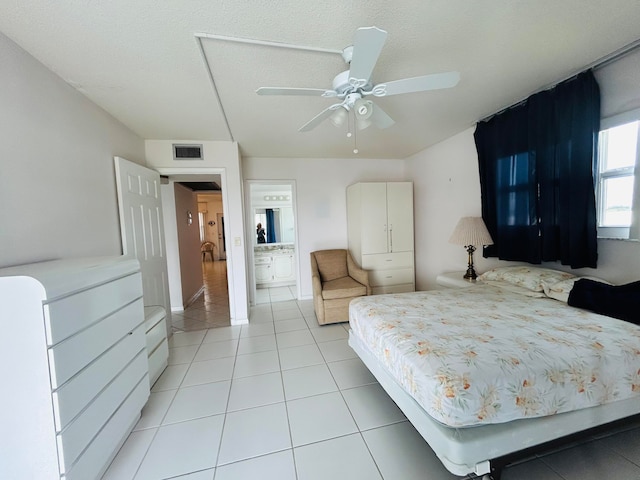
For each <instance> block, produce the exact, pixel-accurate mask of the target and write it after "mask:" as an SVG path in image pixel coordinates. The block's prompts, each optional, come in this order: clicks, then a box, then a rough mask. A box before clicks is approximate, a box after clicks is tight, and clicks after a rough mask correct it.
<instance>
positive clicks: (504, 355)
mask: <svg viewBox="0 0 640 480" xmlns="http://www.w3.org/2000/svg"><path fill="white" fill-rule="evenodd" d="M349 322H350V326H351V330H352V332H353V334H354V335H356V337H358V338H359V339H360V340H361V341H362V342H363V343H364V345H365V346H367V347H368V348H369V349H370V350H371V352H372V353H373V354H374V355H375V356H376V357H377V358H378V359H379V360H380V361H381V362H382V364H383V365H384V366H385V367H386V368H387V369H388V371H389V372H390V373H391V374H392V375H393V376H394V377H395V378H396V380H397V381H398V382H399V383H400V385H401V386H402V387H403V388H404V389H405V390H406V391H407V392H409V393H410V394H411V396H412V397H413V398H415V400H416V401H417V402H418V403H419V404H420V405H421V406H422V407H423V408H424V409H425V410H426V412H427V413H429V415H431V416H432V417H433V418H434V419H436V420H438V421H439V422H441V423H443V424H446V425H449V426H452V427H460V426H471V425H479V424H488V423H502V422H508V421H511V420H515V419H520V418H530V417H540V416H545V415H554V414H557V413H562V412H567V411H571V410H577V409H581V408H587V407H592V406H596V405H600V404H604V403H610V402H615V401H617V400H623V399H626V398H629V397H633V396H636V397H638V400H639V401H640V327H638V326H636V325H633V324H631V323H627V322H624V321H621V320H616V319H613V318H609V317H605V316H602V315H597V314H594V313H590V312H587V311H585V310H580V309H576V308H573V307H570V306H568V305H566V304H565V303H563V302H559V301H557V300H553V299H549V298H531V297H526V296H523V295H518V294H517V293H512V292H507V291H504V290H501V289H499V288H497V287H492V286H489V285H478V286H474V287H470V288H467V289H462V290H456V289H450V290H438V291H429V292H416V293H405V294H395V295H374V296H368V297H362V298H360V299H356V300H353V301H352V302H351V306H350V320H349Z"/></svg>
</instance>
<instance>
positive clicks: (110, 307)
mask: <svg viewBox="0 0 640 480" xmlns="http://www.w3.org/2000/svg"><path fill="white" fill-rule="evenodd" d="M140 297H142V280H141V276H140V274H139V273H136V274H135V275H129V276H127V277H123V278H119V279H117V280H114V281H112V282H109V283H105V284H104V285H100V286H97V287H95V288H91V289H89V290H85V291H84V292H80V293H77V294H75V295H71V296H69V297H65V298H62V299H60V300H57V301H54V302H52V303H50V304H47V305H45V306H44V313H45V326H46V332H47V343H48V344H49V345H55V344H56V343H58V342H61V341H62V340H64V339H65V338H67V337H70V336H71V335H73V334H74V333H76V332H78V331H80V330H82V329H83V328H86V327H88V326H89V325H91V324H93V323H95V322H97V321H98V320H100V319H101V318H104V317H106V316H108V315H110V314H111V313H113V311H114V310H117V309H118V308H120V307H121V306H122V305H127V304H129V303H131V302H133V301H134V300H135V299H137V298H140Z"/></svg>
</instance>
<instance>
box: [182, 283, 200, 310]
mask: <svg viewBox="0 0 640 480" xmlns="http://www.w3.org/2000/svg"><path fill="white" fill-rule="evenodd" d="M202 292H204V285H203V286H202V287H200V290H198V291H197V292H196V293H194V294H193V296H192V297H191V298H190V299H189V300H187V303H185V304H184V309H187V308H189V305H191V304H192V303H193V302H195V301H196V300H197V299H198V297H199V296H200V295H201V294H202ZM184 309H183V310H184Z"/></svg>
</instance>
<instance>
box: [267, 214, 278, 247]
mask: <svg viewBox="0 0 640 480" xmlns="http://www.w3.org/2000/svg"><path fill="white" fill-rule="evenodd" d="M265 211H266V212H267V243H276V228H275V227H276V225H275V220H274V218H273V209H272V208H267V209H266V210H265Z"/></svg>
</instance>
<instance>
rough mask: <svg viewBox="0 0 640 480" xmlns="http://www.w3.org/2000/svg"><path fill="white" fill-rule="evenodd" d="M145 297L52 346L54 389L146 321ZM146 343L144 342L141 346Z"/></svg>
mask: <svg viewBox="0 0 640 480" xmlns="http://www.w3.org/2000/svg"><path fill="white" fill-rule="evenodd" d="M143 315H144V314H143V307H142V299H139V300H136V301H135V302H133V303H132V304H130V305H127V306H126V307H124V308H123V309H121V310H118V311H117V312H115V313H114V314H113V315H111V316H109V317H107V318H104V319H102V320H101V321H100V322H98V323H97V324H95V325H93V326H92V327H91V328H88V329H86V330H84V331H82V332H81V333H79V334H78V335H74V336H73V337H71V338H68V339H67V340H66V341H64V342H62V343H60V344H58V345H56V346H54V347H52V348H50V349H49V351H48V353H49V369H50V373H51V383H52V387H53V388H54V389H56V388H59V387H60V386H62V384H64V383H65V382H66V381H67V380H69V379H70V378H71V377H73V376H74V375H75V374H76V373H78V372H79V371H80V370H82V369H83V368H84V367H85V366H87V365H88V364H89V363H91V362H92V361H93V360H94V359H95V358H96V357H98V356H100V355H101V354H102V353H103V352H105V351H106V350H107V349H109V348H111V346H112V345H115V344H116V343H117V342H119V341H120V340H121V339H122V338H124V337H125V336H127V335H129V334H130V332H133V331H134V330H135V329H136V328H137V327H138V326H140V325H142V324H143V322H144V317H143ZM143 346H144V343H142V345H141V347H143Z"/></svg>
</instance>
